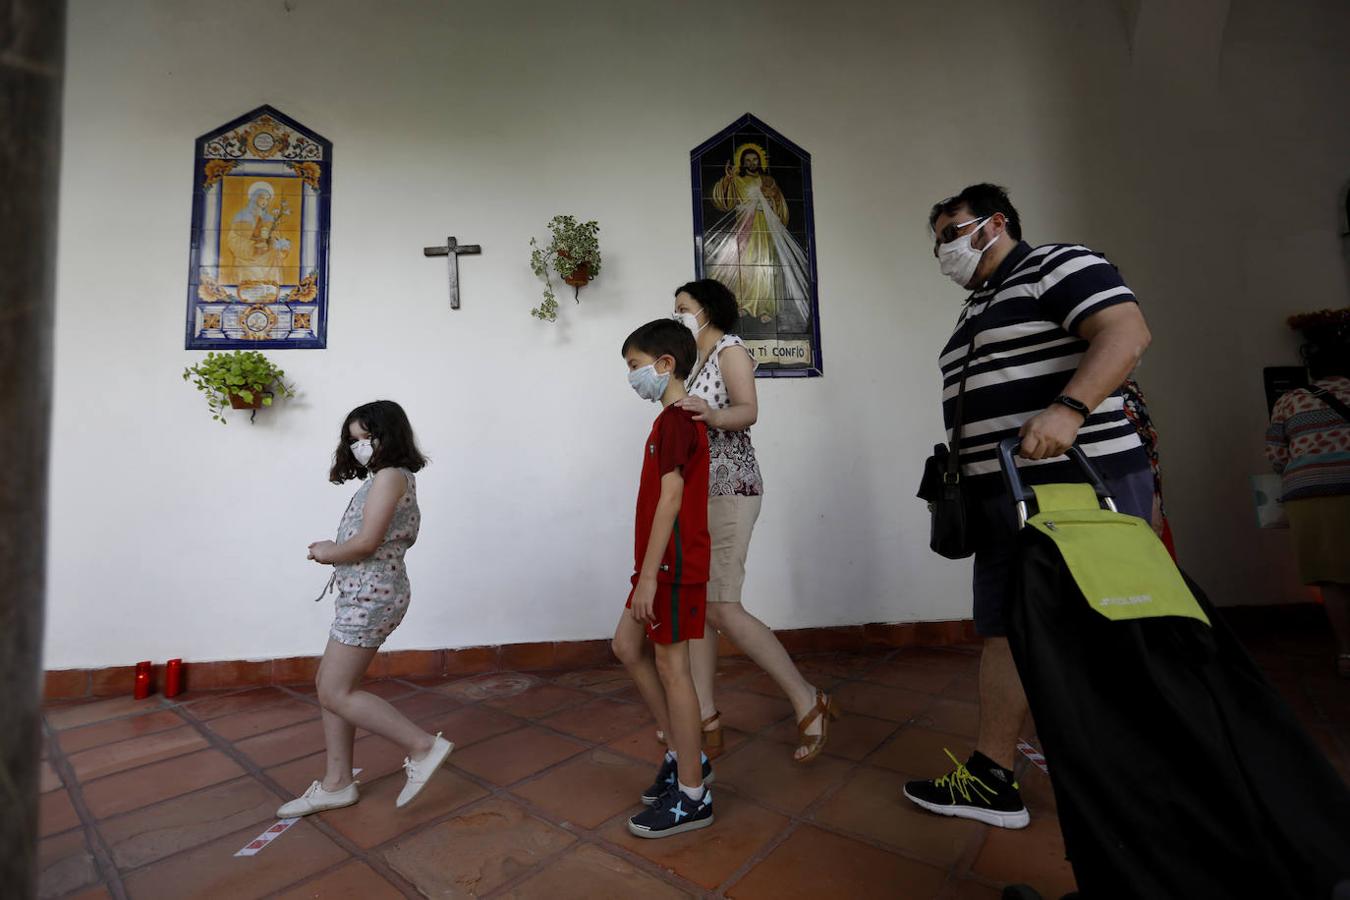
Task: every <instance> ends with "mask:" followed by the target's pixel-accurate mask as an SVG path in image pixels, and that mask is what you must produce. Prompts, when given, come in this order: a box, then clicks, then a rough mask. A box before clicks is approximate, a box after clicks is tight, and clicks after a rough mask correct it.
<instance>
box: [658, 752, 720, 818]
mask: <svg viewBox="0 0 1350 900" xmlns="http://www.w3.org/2000/svg"><path fill="white" fill-rule="evenodd" d="M712 781H713V770H712V763H711V762H709V761H708V757H707V756H706V755H705V756H704V757H703V784H704V785H709V784H712ZM675 784H676V766H675V760H673V759H671V758H670V754H669V753H667V754H666V756H665V758H664V759H662V760H661V768H659V769H657V770H656V780H655V781H653V782H652V786H651V787H649V788H647V789H646V790H645V791H643V792H642V802H643V803H644V804H646V805H647V806H651V805H652V804H653V803H655V802H656V801H657V800H660V799H661V795H662V794H664V793H665V792H666V791H668V790H670V789H671V788H673V787H675Z"/></svg>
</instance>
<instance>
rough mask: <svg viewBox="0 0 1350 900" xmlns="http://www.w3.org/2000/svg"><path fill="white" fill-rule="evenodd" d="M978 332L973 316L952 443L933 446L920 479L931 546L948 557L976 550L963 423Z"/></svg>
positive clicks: (962, 370)
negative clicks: (965, 478)
mask: <svg viewBox="0 0 1350 900" xmlns="http://www.w3.org/2000/svg"><path fill="white" fill-rule="evenodd" d="M978 333H979V331H978V330H977V329H975V326H974V322H973V317H972V320H971V333H970V343H969V344H967V345H966V358H965V361H964V362H963V363H962V364H961V386H960V387H958V388H957V389H956V415H955V417H954V418H953V421H952V442H951V446H950V447H948V446H947V445H946V444H938V445H937V446H935V447H934V448H933V455H932V456H930V457H928V461H927V462H925V463H924V466H923V480H922V481H921V482H920V483H919V498H920V499H922V500H927V501H928V511H929V513H931V515H932V525H931V528H930V530H929V535H928V546H929V547H930V548H932V550H933V552H934V553H936V554H938V555H939V556H945V557H947V559H965V558H966V557H967V556H970V555H971V554H972V553H974V552H975V542H974V536H973V535H972V533H971V528H970V523H969V516H968V515H967V503H968V498H967V497H966V494H965V491H964V490H963V489H962V487H963V486H962V484H961V425H962V424H963V423H964V421H965V401H966V373H967V372H968V371H969V370H970V358H971V356H972V355H973V354H974V352H975V335H976V334H978Z"/></svg>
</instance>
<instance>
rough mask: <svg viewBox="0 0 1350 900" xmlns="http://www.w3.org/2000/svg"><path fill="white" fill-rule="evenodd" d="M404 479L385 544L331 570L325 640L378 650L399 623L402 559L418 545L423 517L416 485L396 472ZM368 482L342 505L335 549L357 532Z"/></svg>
mask: <svg viewBox="0 0 1350 900" xmlns="http://www.w3.org/2000/svg"><path fill="white" fill-rule="evenodd" d="M398 471H400V472H402V473H403V476H404V477H405V478H407V479H408V489H407V490H406V491H404V492H403V496H402V497H400V498H399V501H398V504H397V505H396V506H395V507H394V518H393V521H391V522H390V523H389V530H388V532H386V533H385V536H384V543H382V544H380V546H379V548H378V549H377V550H376V551H375V552H374V553H372V554H371V555H370V556H368V557H366V558H365V559H363V560H361V561H360V562H355V563H347V564H345V565H340V566H335V567H334V570H333V581H332V584H334V585H336V586H337V602H336V606H337V615H336V617H335V618H334V619H333V627H332V629H331V630H330V631H329V636H330V637H332V639H333V640H335V641H337V642H339V643H342V644H347V645H349V646H352V647H379V646H380V645H381V644H383V643H384V640H385V638H387V637H389V635H390V634H391V633H392V632H393V630H394V629H395V628H397V627H398V625H399V623H400V622H402V621H403V616H404V614H406V613H407V612H408V600H409V599H410V598H411V595H412V588H411V586H410V585H409V584H408V570H407V569H406V568H404V565H403V555H404V554H405V553H407V552H408V548H409V547H411V546H412V545H413V543H414V542H415V541H416V540H417V531H418V529H419V527H420V526H421V524H422V512H421V510H419V509H418V507H417V479H416V478H414V477H413V473H411V472H409V471H408V470H407V469H399V470H398ZM374 482H375V479H374V478H373V477H371V478H367V479H366V481H365V483H364V484H362V485H361V487H360V489H359V490H357V492H356V496H354V497H352V500H351V503H349V504H348V505H347V511H346V512H345V513H343V515H342V523H341V524H340V525H338V533H337V540H338V543H342V542H343V541H348V540H351V539H352V538H353V537H355V536H356V534H357V533H358V532H359V531H360V530H361V517H362V514H363V513H364V512H365V509H366V497H367V495H369V494H370V486H371V485H372V484H374Z"/></svg>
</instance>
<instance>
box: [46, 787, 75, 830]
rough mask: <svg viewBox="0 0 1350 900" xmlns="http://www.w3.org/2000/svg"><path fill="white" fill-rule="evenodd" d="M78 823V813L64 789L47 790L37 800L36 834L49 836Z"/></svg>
mask: <svg viewBox="0 0 1350 900" xmlns="http://www.w3.org/2000/svg"><path fill="white" fill-rule="evenodd" d="M79 824H80V815H79V813H77V812H75V806H74V804H72V803H71V802H70V794H69V793H67V792H66V791H64V790H61V791H49V792H48V793H45V794H43V795H42V797H41V799H39V801H38V836H39V837H50V836H52V835H53V834H60V833H61V832H63V831H69V830H70V829H72V828H74V827H75V826H76V825H79Z"/></svg>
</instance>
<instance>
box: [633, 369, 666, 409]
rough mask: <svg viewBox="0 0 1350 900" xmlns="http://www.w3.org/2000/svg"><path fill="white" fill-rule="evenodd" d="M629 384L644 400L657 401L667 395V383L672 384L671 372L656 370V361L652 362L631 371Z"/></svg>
mask: <svg viewBox="0 0 1350 900" xmlns="http://www.w3.org/2000/svg"><path fill="white" fill-rule="evenodd" d="M628 384H629V385H630V386H632V388H633V390H635V391H637V395H638V396H639V397H641V398H642V399H643V400H650V401H652V402H653V403H655V402H657V401H658V400H660V399H661V398H662V397H663V396H665V393H666V385H668V384H670V373H669V372H666V373H665V374H662V373H660V372H658V371H656V363H652V364H651V365H648V366H643V367H642V368H640V369H634V370H633V371H631V372H629V373H628Z"/></svg>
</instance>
